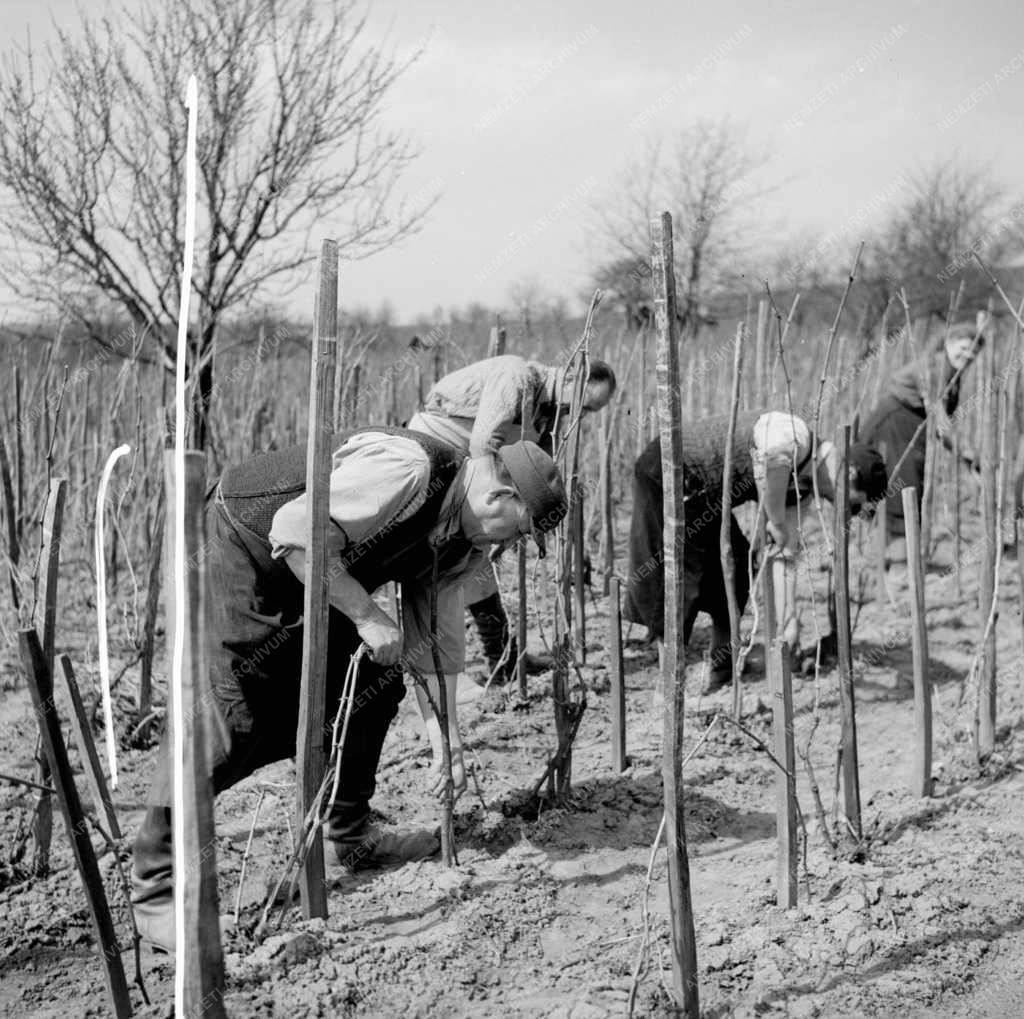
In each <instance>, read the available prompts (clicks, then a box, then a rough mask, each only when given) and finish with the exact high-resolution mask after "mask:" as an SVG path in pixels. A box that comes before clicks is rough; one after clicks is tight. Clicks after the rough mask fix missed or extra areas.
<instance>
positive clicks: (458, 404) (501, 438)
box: [423, 354, 558, 456]
mask: <svg viewBox="0 0 1024 1019" xmlns="http://www.w3.org/2000/svg"><path fill="white" fill-rule="evenodd" d="M557 371H558V370H557V369H556V368H549V367H548V366H547V365H543V364H539V363H538V362H536V361H527V360H525V359H524V358H522V357H516V356H515V355H514V354H503V355H502V356H501V357H487V358H484V359H483V360H482V361H474V362H473V363H472V364H468V365H466V367H465V368H459V369H458V370H457V371H453V372H449V373H448V374H447V375H445V377H444V378H442V379H439V380H438V381H437V382H436V383H435V384H434V386H433V388H432V389H431V390H430V392H429V393H428V394H427V398H426V400H425V401H424V404H423V412H424V413H426V414H435V415H438V416H440V417H447V418H456V419H460V418H461V419H464V420H465V421H466V422H467V424H468V422H469V421H472V425H471V426H470V439H469V455H470V456H483V455H484V454H485V453H493V452H494V451H495V450H497V449H498V448H500V447H501V446H502V445H504V444H505V443H507V442H516V441H517V440H518V439H519V438H520V437H522V438H524V439H529V440H530V441H532V442H539V441H540V440H541V439H542V438H543V437H544V436H545V435H547V434H548V433H550V431H551V427H552V425H553V424H554V416H555V409H556V402H555V401H556V396H555V386H556V377H555V376H556V374H557ZM523 422H526V425H525V427H523Z"/></svg>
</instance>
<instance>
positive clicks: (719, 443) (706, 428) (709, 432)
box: [683, 409, 765, 506]
mask: <svg viewBox="0 0 1024 1019" xmlns="http://www.w3.org/2000/svg"><path fill="white" fill-rule="evenodd" d="M764 413H765V411H764V410H763V409H759V410H745V411H740V413H739V414H738V415H737V416H736V431H735V433H734V436H733V444H732V504H733V506H739V505H740V504H741V503H744V502H749V501H750V500H756V499H757V487H756V486H755V484H754V461H753V459H752V458H751V455H750V449H751V447H752V446H753V444H754V424H755V423H756V422H757V419H758V418H759V417H760V416H761V415H762V414H764ZM728 434H729V415H728V414H716V415H714V416H712V417H707V418H701V419H698V420H696V421H687V422H686V423H685V424H684V425H683V467H684V469H683V494H684V495H685V496H686V497H687V498H689V499H704V500H706V501H709V502H713V503H715V504H720V503H721V501H722V481H723V479H724V476H725V439H726V436H727V435H728Z"/></svg>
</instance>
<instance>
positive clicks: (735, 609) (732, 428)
mask: <svg viewBox="0 0 1024 1019" xmlns="http://www.w3.org/2000/svg"><path fill="white" fill-rule="evenodd" d="M762 303H763V302H762ZM743 333H744V327H743V323H742V322H741V323H740V324H739V326H738V327H737V329H736V341H735V345H734V349H733V358H732V403H731V406H730V410H729V427H728V428H727V429H726V433H725V457H724V464H723V467H722V525H721V528H720V529H719V532H718V554H719V556H720V557H721V560H722V578H723V580H724V582H725V599H726V603H727V605H728V608H729V653H730V654H731V655H732V717H733V718H735V719H739V717H740V702H741V699H740V603H739V600H738V599H737V597H736V563H735V562H734V561H733V557H732V470H733V462H732V460H733V455H732V454H733V444H734V443H735V441H736V415H737V414H738V413H739V409H740V384H741V381H742V378H743Z"/></svg>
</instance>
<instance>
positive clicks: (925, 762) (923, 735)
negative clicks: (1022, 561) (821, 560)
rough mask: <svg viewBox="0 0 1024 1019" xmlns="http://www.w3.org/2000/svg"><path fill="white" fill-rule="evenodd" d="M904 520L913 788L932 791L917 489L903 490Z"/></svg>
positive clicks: (915, 791)
mask: <svg viewBox="0 0 1024 1019" xmlns="http://www.w3.org/2000/svg"><path fill="white" fill-rule="evenodd" d="M902 498H903V519H904V520H905V521H906V525H907V572H908V574H909V578H910V619H911V635H912V640H913V649H914V767H913V770H912V771H911V773H910V791H911V793H912V794H913V795H914V796H931V794H932V688H931V677H930V676H929V672H928V631H927V629H926V621H925V610H924V556H923V555H922V549H923V547H924V542H923V541H922V540H921V539H920V534H919V532H918V522H917V492H916V490H915V489H914V488H904V489H903V496H902Z"/></svg>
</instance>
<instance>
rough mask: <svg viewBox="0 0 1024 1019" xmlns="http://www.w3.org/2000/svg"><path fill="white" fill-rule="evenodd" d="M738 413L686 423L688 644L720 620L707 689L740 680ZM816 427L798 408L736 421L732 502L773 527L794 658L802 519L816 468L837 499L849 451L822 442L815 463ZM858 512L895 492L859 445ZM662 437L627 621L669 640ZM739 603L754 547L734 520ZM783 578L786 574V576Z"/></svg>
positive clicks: (783, 622) (782, 623)
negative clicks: (733, 618)
mask: <svg viewBox="0 0 1024 1019" xmlns="http://www.w3.org/2000/svg"><path fill="white" fill-rule="evenodd" d="M728 427H729V416H728V415H725V414H723V415H719V416H715V417H709V418H704V419H703V420H700V421H691V422H689V423H688V424H686V425H684V427H683V444H684V450H683V455H684V462H683V492H684V496H683V497H684V500H685V504H686V509H685V514H686V535H685V541H684V551H683V574H684V606H683V639H684V640H686V641H689V639H690V633H691V632H692V630H693V624H694V621H695V620H696V618H697V613H698V612H699V611H704V612H707V613H708V614H709V615H710V616H711V624H712V638H711V666H712V669H711V675H710V676H709V678H708V685H707V690H706V692H712V691H714V690H718V689H720V688H721V687H723V686H725V685H726V684H728V683H730V682H731V680H732V652H731V649H730V641H729V608H728V602H727V599H726V593H725V581H724V579H723V576H722V564H721V556H720V551H719V535H720V530H721V525H722V488H723V470H724V453H725V451H724V448H723V447H724V445H725V443H724V437H725V436H726V435H727V434H728ZM812 447H813V442H812V437H811V431H810V429H809V428H808V427H807V424H806V423H805V422H804V421H803V420H802V419H801V418H799V417H797V416H796V415H794V414H791V413H790V412H788V411H764V410H752V411H746V412H741V413H740V414H739V416H738V417H737V420H736V431H735V443H734V446H733V482H732V505H733V506H734V507H736V506H739V505H741V504H743V503H745V502H750V501H754V500H758V501H760V502H762V503H763V505H764V512H765V529H766V531H767V536H768V540H769V542H770V543H771V544H772V545H773V546H774V550H775V554H776V556H777V557H778V558H779V559H780V560H781V563H782V568H781V570H780V569H777V570H776V571H775V572H776V583H775V593H776V617H777V620H778V627H779V631H780V632H781V633H782V635H783V636H784V638H785V640H786V642H787V643H788V644H789V648H790V653H791V655H793V656H795V655H796V654H797V653H798V651H799V646H800V633H799V620H798V616H797V613H796V554H797V547H798V544H799V532H798V526H797V525H798V520H799V519H800V517H799V515H798V512H799V513H807V512H809V510H810V501H811V500H810V496H811V495H812V494H813V491H814V477H813V474H814V472H816V473H817V483H818V491H819V494H820V495H821V497H822V498H824V499H828V500H829V501H833V500H834V496H835V486H836V482H837V478H838V471H839V466H840V454H839V451H838V450H837V449H836V447H835V445H834V443H831V442H827V441H822V442H819V443H818V448H817V460H816V461H815V462H813V463H812ZM849 476H850V510H851V512H852V513H854V514H856V513H858V512H859V511H860V509H861V507H862V506H863V505H864V504H865V503H866V502H868V501H872V500H875V499H878V498H880V497H881V495H882V494H883V493H884V491H885V486H886V476H885V467H884V465H883V463H882V458H881V456H880V455H879V454H878V453H877V452H875V450H873V449H868V448H867V447H866V446H863V445H860V444H856V443H855V444H852V445H851V446H850V454H849ZM663 527H664V512H663V505H662V479H661V440H660V439H655V440H654V441H653V442H652V443H651V444H650V445H649V446H648V447H647V448H646V449H645V450H644V451H643V453H642V454H641V455H640V458H639V459H638V460H637V462H636V467H635V470H634V480H633V518H632V522H631V525H630V534H629V583H628V587H627V591H626V604H625V612H624V614H625V616H626V618H627V619H630V620H632V621H633V622H637V623H643V624H644V625H645V626H646V627H647V628H648V630H649V633H650V637H651V639H654V640H659V641H660V640H662V639H663V633H664V616H665V565H664V557H663V548H662V529H663ZM730 532H731V542H732V552H733V560H734V562H735V564H736V570H735V583H736V597H737V601H738V602H739V606H740V611H741V612H742V611H743V608H744V606H745V605H746V601H747V596H748V594H749V587H750V578H749V575H748V569H747V563H748V555H749V551H750V546H749V544H748V542H747V539H746V537H745V536H744V534H743V531H742V530H741V529H740V526H739V524H738V523H737V521H736V519H735V518H733V519H732V520H731V521H730ZM780 573H781V574H782V575H781V576H780V575H779V574H780Z"/></svg>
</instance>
